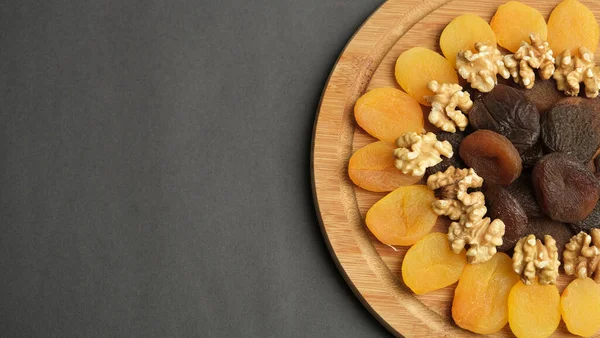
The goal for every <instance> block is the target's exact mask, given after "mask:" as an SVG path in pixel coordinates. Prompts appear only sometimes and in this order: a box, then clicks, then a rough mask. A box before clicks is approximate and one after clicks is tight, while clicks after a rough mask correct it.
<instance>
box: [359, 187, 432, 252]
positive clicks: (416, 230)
mask: <svg viewBox="0 0 600 338" xmlns="http://www.w3.org/2000/svg"><path fill="white" fill-rule="evenodd" d="M434 201H435V196H434V194H433V191H431V190H430V189H429V188H427V186H426V185H410V186H405V187H400V188H398V189H396V190H394V191H392V192H391V193H389V194H388V195H386V196H385V197H384V198H382V199H381V200H379V201H378V202H377V203H375V204H373V206H372V207H371V209H369V211H367V216H366V219H365V223H367V227H368V228H369V230H371V232H372V233H373V235H375V237H377V239H378V240H379V241H381V242H382V243H384V244H389V245H412V244H414V243H415V242H416V241H418V240H419V239H421V238H423V236H425V235H426V234H428V233H429V232H430V231H431V229H432V228H433V226H434V225H435V222H436V221H437V217H438V216H437V214H436V213H434V212H433V210H432V209H431V204H432V203H433V202H434Z"/></svg>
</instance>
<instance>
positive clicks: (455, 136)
mask: <svg viewBox="0 0 600 338" xmlns="http://www.w3.org/2000/svg"><path fill="white" fill-rule="evenodd" d="M466 135H467V134H466V132H464V131H460V132H459V131H457V132H456V133H446V132H440V133H437V134H436V137H437V139H438V140H439V141H440V142H442V141H448V142H450V144H451V145H452V150H453V151H454V154H455V155H454V156H452V157H450V158H447V157H442V162H440V163H438V164H436V165H434V166H433V167H429V168H427V170H426V174H427V176H429V175H433V174H435V173H437V172H438V171H446V169H448V167H451V166H454V167H455V168H464V167H465V163H464V162H463V161H462V159H461V158H460V157H459V156H458V148H459V147H460V143H461V142H462V140H463V139H464V138H465V136H466Z"/></svg>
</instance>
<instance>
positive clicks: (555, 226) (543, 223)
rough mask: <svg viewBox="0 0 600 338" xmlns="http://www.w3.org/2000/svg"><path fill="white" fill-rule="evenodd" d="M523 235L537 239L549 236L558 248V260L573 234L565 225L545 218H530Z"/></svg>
mask: <svg viewBox="0 0 600 338" xmlns="http://www.w3.org/2000/svg"><path fill="white" fill-rule="evenodd" d="M525 234H533V235H535V237H537V238H544V236H545V235H550V236H552V238H554V240H555V241H556V247H557V248H558V259H561V257H562V253H563V251H564V250H565V245H566V244H567V243H569V240H570V239H571V237H573V235H574V233H573V231H572V230H571V228H569V226H568V225H567V224H566V223H562V222H559V221H554V220H552V219H550V218H547V217H537V218H530V219H529V224H528V225H527V229H525Z"/></svg>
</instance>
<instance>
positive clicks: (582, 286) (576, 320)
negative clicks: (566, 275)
mask: <svg viewBox="0 0 600 338" xmlns="http://www.w3.org/2000/svg"><path fill="white" fill-rule="evenodd" d="M560 311H561V313H562V318H563V320H564V321H565V324H567V329H568V330H569V332H571V333H572V334H576V335H578V336H583V337H589V336H592V335H593V334H594V333H596V332H598V330H600V285H598V284H596V283H595V282H594V281H593V280H592V279H590V278H585V279H581V278H577V279H575V280H574V281H572V282H571V283H570V284H569V285H568V286H567V287H566V288H565V290H564V291H563V294H562V296H561V299H560Z"/></svg>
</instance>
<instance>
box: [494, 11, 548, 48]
mask: <svg viewBox="0 0 600 338" xmlns="http://www.w3.org/2000/svg"><path fill="white" fill-rule="evenodd" d="M490 26H491V27H492V30H493V31H494V34H496V40H497V41H498V44H499V45H500V46H502V47H504V48H506V49H508V50H509V51H511V52H513V53H514V52H516V51H517V49H519V47H520V46H521V42H523V41H526V42H529V34H531V33H537V34H539V36H540V37H541V38H542V40H544V41H545V40H546V38H547V36H548V26H547V25H546V20H545V19H544V17H543V16H542V14H541V13H540V12H539V11H538V10H537V9H535V8H533V7H530V6H527V5H526V4H524V3H521V2H518V1H509V2H507V3H505V4H503V5H500V6H499V7H498V10H497V11H496V14H494V17H493V18H492V21H490Z"/></svg>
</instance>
